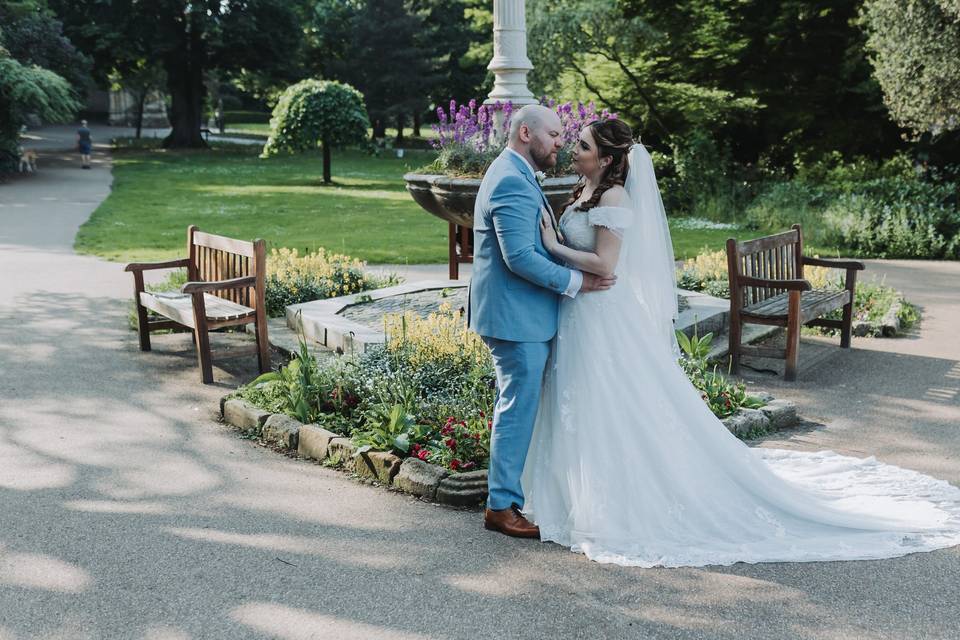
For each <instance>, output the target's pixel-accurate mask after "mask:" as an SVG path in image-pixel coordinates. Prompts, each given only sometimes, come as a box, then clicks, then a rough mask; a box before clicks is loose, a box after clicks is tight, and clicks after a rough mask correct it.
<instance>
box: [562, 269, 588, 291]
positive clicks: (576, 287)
mask: <svg viewBox="0 0 960 640" xmlns="http://www.w3.org/2000/svg"><path fill="white" fill-rule="evenodd" d="M582 286H583V273H581V272H580V271H577V270H576V269H572V270H571V271H570V282H569V283H567V288H566V289H565V290H564V292H563V295H565V296H567V297H568V298H576V297H577V294H578V293H580V287H582Z"/></svg>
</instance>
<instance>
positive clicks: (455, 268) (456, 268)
mask: <svg viewBox="0 0 960 640" xmlns="http://www.w3.org/2000/svg"><path fill="white" fill-rule="evenodd" d="M403 179H404V180H405V181H406V183H407V191H409V192H410V195H411V196H413V199H414V201H415V202H416V203H417V204H419V205H420V206H421V207H423V208H424V209H425V210H426V211H428V212H429V213H432V214H433V215H435V216H437V217H438V218H442V219H443V220H446V221H447V224H448V225H449V230H448V241H449V242H448V251H449V264H450V279H451V280H457V279H458V278H459V275H460V264H461V263H464V262H473V234H472V233H471V232H470V229H472V228H473V205H474V203H475V202H476V201H477V191H478V190H479V189H480V179H479V178H452V177H450V176H444V175H436V174H424V173H408V174H406V175H405V176H403ZM577 180H578V178H577V176H561V177H559V178H547V179H546V180H544V182H543V185H542V187H543V193H544V194H545V195H546V196H547V200H548V201H549V202H550V206H551V207H553V210H554V211H555V212H557V213H559V210H560V207H562V206H563V203H564V202H566V201H567V199H568V198H569V197H570V192H571V191H573V188H574V186H576V184H577Z"/></svg>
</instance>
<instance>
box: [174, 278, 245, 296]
mask: <svg viewBox="0 0 960 640" xmlns="http://www.w3.org/2000/svg"><path fill="white" fill-rule="evenodd" d="M256 284H257V277H256V276H245V277H243V278H231V279H230V280H214V281H213V282H188V283H187V284H185V285H183V286H182V287H180V292H181V293H206V292H208V291H220V290H221V289H244V288H246V287H252V286H254V285H256Z"/></svg>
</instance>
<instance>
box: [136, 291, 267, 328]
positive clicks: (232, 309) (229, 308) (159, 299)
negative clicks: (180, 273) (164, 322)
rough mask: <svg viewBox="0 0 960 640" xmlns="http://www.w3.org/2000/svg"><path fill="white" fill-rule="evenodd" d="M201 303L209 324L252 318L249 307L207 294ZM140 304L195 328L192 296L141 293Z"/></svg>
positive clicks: (252, 313) (252, 311)
mask: <svg viewBox="0 0 960 640" xmlns="http://www.w3.org/2000/svg"><path fill="white" fill-rule="evenodd" d="M203 303H204V306H205V308H206V316H207V320H209V321H210V322H211V323H216V322H223V321H225V320H240V319H242V318H248V317H249V318H253V315H254V311H255V310H254V309H251V308H250V307H245V306H243V305H240V304H237V303H235V302H230V301H229V300H224V299H223V298H218V297H217V296H213V295H210V294H209V293H205V294H203ZM140 304H142V305H143V306H145V307H146V308H147V309H150V310H151V311H153V312H154V313H158V314H160V315H162V316H165V317H167V318H170V319H171V320H175V321H176V322H179V323H180V324H182V325H186V326H188V327H190V328H191V329H195V328H196V326H194V325H195V323H194V318H193V296H190V295H187V294H180V295H178V296H175V297H173V296H166V295H157V294H155V293H151V292H150V291H143V292H141V293H140ZM251 322H252V319H251Z"/></svg>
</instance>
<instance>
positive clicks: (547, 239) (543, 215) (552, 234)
mask: <svg viewBox="0 0 960 640" xmlns="http://www.w3.org/2000/svg"><path fill="white" fill-rule="evenodd" d="M540 235H541V236H542V237H543V246H544V248H545V249H546V250H547V251H549V252H550V253H554V252H555V251H556V249H557V247H558V246H559V245H560V240H559V239H558V238H557V232H556V230H555V229H554V228H553V220H552V219H551V218H550V214H549V213H548V212H547V210H546V209H542V210H541V211H540Z"/></svg>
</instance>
